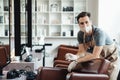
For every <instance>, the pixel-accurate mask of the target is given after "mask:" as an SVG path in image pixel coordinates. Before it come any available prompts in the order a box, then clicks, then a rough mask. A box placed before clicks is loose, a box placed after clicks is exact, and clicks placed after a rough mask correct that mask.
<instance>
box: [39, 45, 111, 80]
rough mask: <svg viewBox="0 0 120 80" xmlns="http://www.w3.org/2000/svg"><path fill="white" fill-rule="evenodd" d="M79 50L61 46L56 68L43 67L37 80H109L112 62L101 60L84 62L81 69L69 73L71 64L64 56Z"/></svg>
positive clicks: (55, 60) (55, 61)
mask: <svg viewBox="0 0 120 80" xmlns="http://www.w3.org/2000/svg"><path fill="white" fill-rule="evenodd" d="M77 50H78V48H76V47H75V48H73V47H69V46H67V47H66V46H64V45H62V46H60V47H59V48H58V55H57V57H56V58H55V59H54V67H42V68H41V69H40V71H39V73H38V77H37V80H109V76H108V75H107V71H108V68H109V65H110V62H109V61H108V60H106V59H101V58H98V59H93V60H91V61H89V62H84V63H82V66H83V67H82V68H81V69H79V70H78V71H73V72H71V73H68V71H67V67H68V64H69V63H70V62H69V61H66V60H65V58H64V56H65V54H66V53H67V52H69V53H73V54H76V52H77Z"/></svg>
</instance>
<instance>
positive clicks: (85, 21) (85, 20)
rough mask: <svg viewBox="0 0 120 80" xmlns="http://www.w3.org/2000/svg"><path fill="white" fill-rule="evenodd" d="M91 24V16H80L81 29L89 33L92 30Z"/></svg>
mask: <svg viewBox="0 0 120 80" xmlns="http://www.w3.org/2000/svg"><path fill="white" fill-rule="evenodd" d="M91 25H92V22H91V21H90V18H89V17H88V16H85V17H81V18H79V27H80V30H81V31H83V32H86V33H88V32H89V31H91V30H92V27H91Z"/></svg>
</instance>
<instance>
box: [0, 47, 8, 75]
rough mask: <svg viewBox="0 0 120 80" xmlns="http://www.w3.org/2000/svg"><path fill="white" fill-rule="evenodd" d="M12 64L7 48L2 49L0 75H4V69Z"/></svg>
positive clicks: (0, 53)
mask: <svg viewBox="0 0 120 80" xmlns="http://www.w3.org/2000/svg"><path fill="white" fill-rule="evenodd" d="M9 63H10V56H9V55H8V52H7V50H6V47H0V75H3V73H2V72H3V68H4V67H5V66H7V65H8V64H9Z"/></svg>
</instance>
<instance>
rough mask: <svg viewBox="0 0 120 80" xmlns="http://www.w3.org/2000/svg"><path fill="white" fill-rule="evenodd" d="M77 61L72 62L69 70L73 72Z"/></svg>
mask: <svg viewBox="0 0 120 80" xmlns="http://www.w3.org/2000/svg"><path fill="white" fill-rule="evenodd" d="M77 63H78V62H77V61H73V62H71V63H70V64H69V66H68V71H69V72H71V70H73V69H74V68H75V67H76V65H77Z"/></svg>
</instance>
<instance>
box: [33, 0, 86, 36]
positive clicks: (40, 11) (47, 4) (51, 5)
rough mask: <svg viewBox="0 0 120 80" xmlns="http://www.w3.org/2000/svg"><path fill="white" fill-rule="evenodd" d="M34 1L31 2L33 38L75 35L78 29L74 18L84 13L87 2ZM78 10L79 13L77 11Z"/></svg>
mask: <svg viewBox="0 0 120 80" xmlns="http://www.w3.org/2000/svg"><path fill="white" fill-rule="evenodd" d="M36 1H37V2H35V1H34V0H33V4H32V5H33V7H32V9H33V12H32V14H33V17H32V18H33V26H34V29H33V30H32V31H33V35H34V36H40V35H44V34H45V36H47V37H52V36H53V37H75V36H76V35H77V32H78V30H79V29H78V28H76V27H77V26H76V25H77V21H76V18H75V17H76V16H77V15H78V13H79V12H81V11H86V7H87V6H86V3H87V0H69V1H68V0H36ZM35 3H37V5H35ZM79 4H80V5H79ZM35 6H36V7H35ZM78 8H79V9H80V11H78V10H77V9H78ZM35 21H37V22H35Z"/></svg>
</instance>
